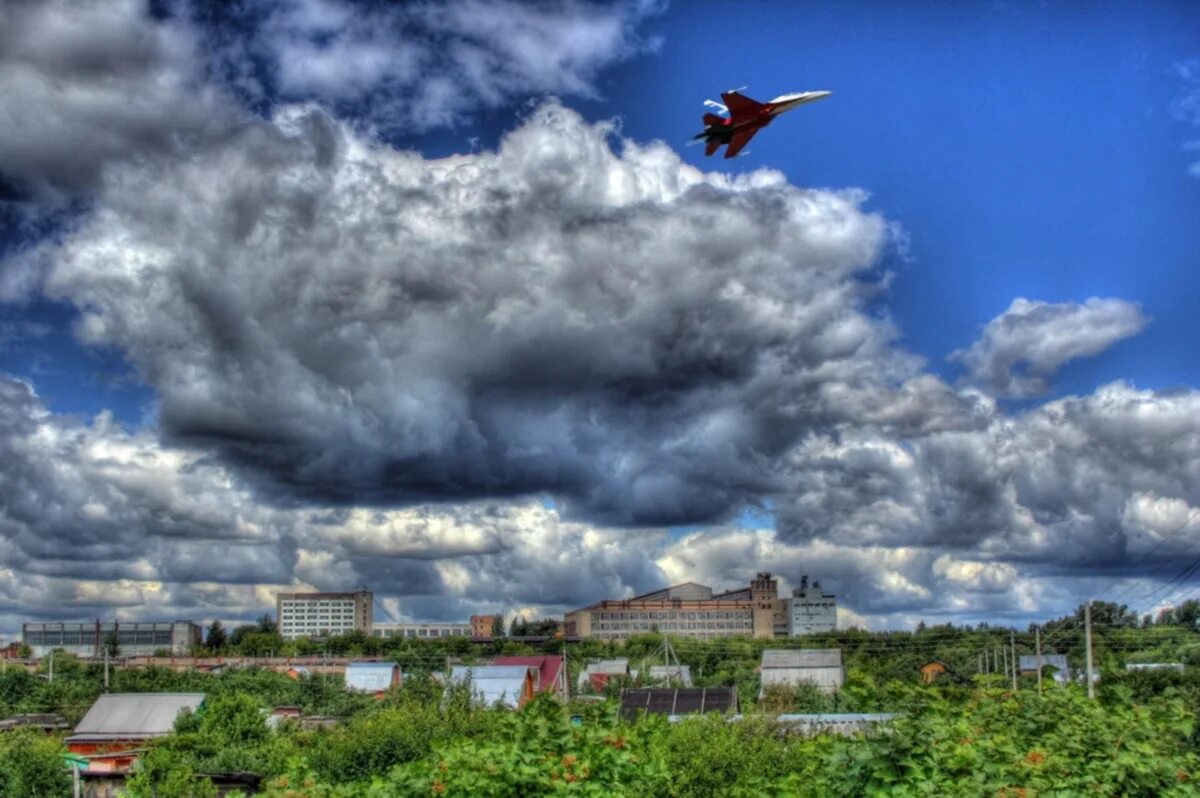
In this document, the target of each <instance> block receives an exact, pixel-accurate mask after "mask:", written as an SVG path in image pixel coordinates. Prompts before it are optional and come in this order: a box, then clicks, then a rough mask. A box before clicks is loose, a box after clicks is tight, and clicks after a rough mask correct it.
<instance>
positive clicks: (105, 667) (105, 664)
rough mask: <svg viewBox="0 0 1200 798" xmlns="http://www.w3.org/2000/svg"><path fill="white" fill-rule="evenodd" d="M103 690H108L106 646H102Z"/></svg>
mask: <svg viewBox="0 0 1200 798" xmlns="http://www.w3.org/2000/svg"><path fill="white" fill-rule="evenodd" d="M104 692H106V693H107V692H108V646H105V647H104Z"/></svg>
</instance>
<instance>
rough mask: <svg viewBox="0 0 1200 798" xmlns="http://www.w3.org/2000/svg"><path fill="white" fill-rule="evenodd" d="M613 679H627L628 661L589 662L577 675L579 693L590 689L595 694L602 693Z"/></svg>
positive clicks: (606, 660) (620, 658)
mask: <svg viewBox="0 0 1200 798" xmlns="http://www.w3.org/2000/svg"><path fill="white" fill-rule="evenodd" d="M614 678H622V679H628V678H629V660H628V659H627V658H626V657H618V658H617V659H602V660H600V661H598V662H589V663H588V666H587V667H586V668H584V670H583V672H582V673H580V674H579V689H580V690H581V691H584V690H589V689H590V690H591V691H592V692H595V693H603V692H604V688H605V687H607V686H608V682H609V680H611V679H614Z"/></svg>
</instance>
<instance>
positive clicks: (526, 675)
mask: <svg viewBox="0 0 1200 798" xmlns="http://www.w3.org/2000/svg"><path fill="white" fill-rule="evenodd" d="M535 670H537V669H536V668H533V667H531V666H528V665H455V666H454V667H453V668H452V669H451V671H450V684H451V685H452V686H453V685H468V686H469V687H470V690H471V695H472V696H474V697H475V699H476V700H477V701H479V702H480V703H482V704H484V705H485V706H495V705H496V704H501V705H503V706H506V707H510V708H512V709H520V708H521V707H523V706H525V704H526V702H528V701H529V700H530V699H532V698H533V672H534V671H535Z"/></svg>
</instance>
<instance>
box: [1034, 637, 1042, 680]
mask: <svg viewBox="0 0 1200 798" xmlns="http://www.w3.org/2000/svg"><path fill="white" fill-rule="evenodd" d="M1033 634H1034V638H1033V639H1034V641H1035V645H1036V646H1037V669H1038V695H1041V694H1042V625H1041V624H1038V625H1037V626H1035V627H1033Z"/></svg>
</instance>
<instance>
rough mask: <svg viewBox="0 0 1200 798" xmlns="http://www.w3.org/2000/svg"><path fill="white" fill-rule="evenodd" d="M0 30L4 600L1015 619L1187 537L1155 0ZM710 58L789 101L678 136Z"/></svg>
mask: <svg viewBox="0 0 1200 798" xmlns="http://www.w3.org/2000/svg"><path fill="white" fill-rule="evenodd" d="M14 8H15V7H14ZM151 11H153V13H151ZM218 11H220V13H218ZM4 14H7V15H8V16H3V15H4ZM0 23H2V24H0V120H4V119H8V120H10V121H11V124H8V125H5V126H4V127H3V129H0V189H2V191H0V397H3V398H4V400H5V402H6V404H5V405H4V406H0V455H3V457H0V460H3V461H4V463H0V488H2V489H3V490H4V491H5V492H6V493H7V495H8V497H9V498H8V499H7V503H0V536H3V538H4V540H3V541H2V542H4V543H5V545H7V546H8V548H7V549H5V548H3V547H0V568H8V569H9V570H10V571H11V573H13V574H16V575H17V576H16V577H14V579H15V581H14V582H13V584H14V585H17V587H13V588H11V593H12V594H11V595H8V594H4V593H3V590H0V631H3V630H4V629H5V628H9V627H11V625H12V624H13V623H15V621H16V619H17V617H18V615H17V614H16V613H17V612H18V610H16V609H13V608H14V607H21V606H26V605H30V604H37V602H39V601H42V602H45V604H46V606H52V605H53V606H57V604H56V602H59V603H62V602H63V601H66V606H67V608H68V611H70V612H73V613H75V614H78V613H79V612H82V613H83V614H84V615H85V616H86V617H94V616H96V615H99V614H108V613H110V612H115V611H122V612H131V613H132V612H139V613H141V614H142V615H145V616H147V617H150V616H154V615H155V614H156V613H157V614H165V615H167V616H170V617H189V616H190V615H192V614H196V613H208V614H209V616H208V617H224V618H235V619H236V618H238V617H246V618H254V617H258V616H259V615H261V611H262V609H261V603H262V596H263V595H266V594H267V593H269V591H270V590H272V589H274V588H276V587H278V586H281V585H284V586H296V585H310V586H314V587H319V588H321V589H337V588H339V587H343V586H346V585H351V586H353V585H357V584H362V583H372V582H378V583H380V584H386V585H392V586H393V587H391V588H388V589H381V590H379V591H378V592H380V594H381V595H383V596H387V597H388V598H389V600H395V601H397V602H399V603H398V604H396V605H395V607H396V608H397V609H398V610H399V611H400V613H401V614H404V613H406V612H422V613H423V612H427V611H428V610H427V608H428V607H431V606H438V605H439V602H440V601H441V599H442V598H444V597H450V598H452V599H453V602H448V603H446V605H445V606H448V607H454V608H458V609H455V610H454V612H458V611H459V609H461V608H462V607H468V606H469V607H472V608H474V609H476V610H478V611H487V612H491V611H514V610H515V609H517V608H522V609H521V611H523V612H530V613H536V612H559V611H561V610H562V609H563V608H565V607H569V606H573V605H578V604H581V603H584V602H587V601H591V600H593V599H594V598H597V597H599V596H601V595H615V594H621V593H625V594H633V593H637V592H643V591H644V590H647V589H650V588H653V587H654V586H656V585H657V584H659V583H661V582H662V581H665V580H669V579H671V580H679V581H684V580H694V581H701V582H711V583H719V584H724V585H731V584H735V583H738V582H739V580H743V579H744V578H747V575H749V574H753V573H754V572H756V571H757V570H763V569H768V570H776V571H777V572H779V573H781V574H782V575H783V576H784V578H785V580H788V579H793V578H794V577H795V576H797V575H798V574H799V573H801V572H804V573H809V574H810V575H814V578H821V579H822V582H823V584H826V585H827V586H832V587H833V589H835V590H836V591H837V592H838V594H839V595H840V596H843V597H844V599H845V601H846V605H845V607H846V609H847V610H848V611H850V612H852V613H853V614H852V615H848V616H847V618H848V619H849V620H851V621H854V622H866V623H871V624H873V625H881V626H903V625H905V624H908V623H912V622H915V619H916V618H918V617H926V616H928V617H931V618H933V617H949V618H952V619H968V620H971V619H980V618H995V617H1001V618H1010V619H1018V620H1024V619H1028V618H1032V617H1038V616H1040V615H1045V614H1052V613H1054V612H1056V611H1064V612H1065V611H1067V610H1069V609H1071V608H1072V607H1073V606H1074V605H1075V603H1077V601H1078V600H1080V598H1081V597H1086V596H1090V595H1093V593H1094V592H1095V591H1097V590H1104V589H1106V588H1105V587H1104V586H1105V585H1108V584H1111V583H1112V581H1113V579H1114V575H1116V576H1115V578H1117V579H1118V582H1119V583H1120V585H1119V586H1120V589H1122V590H1126V591H1128V592H1129V594H1130V595H1134V596H1137V595H1141V594H1142V593H1145V595H1147V596H1149V595H1152V594H1151V592H1149V591H1139V590H1138V589H1137V587H1138V584H1139V582H1138V581H1137V580H1149V581H1153V580H1152V578H1151V576H1149V575H1147V573H1146V570H1147V569H1152V568H1153V569H1157V571H1155V572H1154V573H1158V574H1159V576H1160V577H1161V574H1162V573H1167V574H1168V576H1170V572H1171V568H1170V565H1171V564H1172V563H1173V562H1174V561H1176V560H1178V559H1179V558H1184V560H1185V561H1186V560H1188V559H1190V558H1192V557H1194V556H1196V555H1197V552H1200V531H1195V534H1192V533H1188V534H1180V535H1175V534H1174V533H1170V534H1169V535H1168V531H1169V530H1174V529H1179V528H1184V527H1181V526H1180V524H1187V523H1190V521H1189V520H1188V519H1189V518H1191V515H1192V514H1193V512H1194V511H1195V512H1200V510H1197V508H1200V467H1198V466H1197V463H1200V429H1198V428H1197V425H1198V424H1200V412H1198V411H1200V390H1197V389H1198V388H1200V357H1197V354H1196V353H1197V352H1200V332H1198V328H1197V325H1196V324H1195V322H1194V321H1193V316H1194V313H1193V307H1194V306H1195V305H1196V299H1195V298H1196V297H1197V296H1198V295H1200V224H1198V223H1197V222H1198V220H1200V179H1198V177H1200V169H1198V168H1197V166H1196V161H1197V160H1198V158H1197V154H1196V148H1197V147H1198V146H1200V145H1198V144H1197V140H1200V132H1198V130H1200V36H1197V34H1198V33H1200V6H1197V5H1196V4H1193V3H1184V2H1178V3H1167V2H1151V3H1139V4H1133V3H1117V2H1111V3H1107V2H1086V3H1000V2H994V3H934V2H927V3H918V4H883V3H874V2H853V1H851V2H839V3H817V2H808V3H785V2H779V3H773V2H755V3H744V2H741V3H734V2H704V3H694V2H693V3H674V4H670V5H668V4H665V3H655V2H649V0H642V1H641V2H637V1H636V0H630V1H629V2H619V3H585V2H570V1H569V0H561V2H545V3H540V4H526V3H515V2H509V1H508V0H458V1H457V2H451V3H447V4H444V5H439V6H432V5H428V6H426V5H405V4H378V3H370V2H364V3H358V2H351V0H288V2H281V3H274V2H267V1H266V0H246V2H244V3H242V4H239V5H237V6H235V7H232V9H230V8H226V7H218V6H210V5H205V4H188V3H183V2H161V3H154V4H153V8H152V9H151V8H150V6H148V5H146V4H144V3H142V2H140V0H111V2H101V0H96V2H94V3H92V4H90V5H89V4H84V5H76V4H73V3H71V2H68V0H54V1H53V2H48V3H45V4H35V5H30V6H28V7H26V6H22V7H21V9H18V10H15V11H14V10H5V9H3V8H0ZM5 31H9V32H10V33H9V34H8V35H9V36H10V37H11V40H6V39H5V38H4V36H5ZM6 42H7V44H6ZM31 43H32V44H31ZM6 47H7V49H6ZM739 86H746V89H745V90H744V91H745V93H746V94H747V95H748V96H750V97H753V98H756V99H759V100H769V99H771V98H772V97H774V96H777V95H779V94H784V93H789V92H795V91H807V90H818V89H825V90H830V91H832V92H833V96H832V97H830V98H828V99H825V100H823V101H821V102H819V103H815V104H812V105H808V106H805V107H802V108H800V109H797V110H796V111H794V112H792V113H789V114H787V115H786V116H783V117H781V118H780V119H778V120H777V121H775V122H774V123H773V124H772V125H771V127H770V128H769V129H767V130H765V131H763V132H762V133H761V134H760V135H758V136H757V137H756V138H755V140H754V141H753V142H752V143H751V144H750V145H749V147H748V148H747V149H748V151H749V154H747V155H746V156H745V157H741V158H737V159H734V160H729V161H727V160H724V159H722V158H720V157H716V158H706V157H705V156H704V153H703V148H702V147H695V146H685V145H686V144H687V142H688V140H689V139H690V138H691V137H692V136H693V135H694V134H695V133H696V132H698V131H699V129H700V125H701V123H700V116H701V114H702V113H703V112H704V110H705V109H704V108H703V107H702V102H703V101H704V100H705V99H708V98H716V97H717V95H718V94H719V93H720V92H721V91H723V90H726V89H729V88H734V87H739ZM47 87H57V88H56V89H54V90H50V89H49V88H47ZM551 97H557V98H559V99H558V101H557V102H558V103H561V105H556V104H555V101H553V100H550V99H548V98H551ZM135 99H136V101H134V100H135ZM605 120H616V124H617V132H616V133H606V132H605V129H604V128H603V124H604V122H605ZM655 141H658V142H663V143H665V146H655V145H652V144H651V143H652V142H655ZM630 143H633V144H636V145H638V147H631V146H629V144H630ZM639 148H642V149H639ZM450 156H457V158H455V159H450V160H440V159H448V158H449V157H450ZM692 167H694V169H693V168H692ZM696 170H702V171H696ZM764 170H773V171H775V172H777V173H779V174H781V175H782V180H777V179H775V178H772V177H770V176H769V175H767V174H766V173H765V172H764ZM737 177H741V178H744V179H743V180H740V181H739V180H737V179H734V178H737ZM580 186H583V187H588V188H586V190H585V189H581V188H579V187H580ZM630 187H634V188H630ZM863 192H865V194H866V195H869V198H868V199H866V200H863V201H860V200H859V199H858V197H859V196H860V195H861V193H863ZM480 197H485V198H490V199H488V200H487V201H480V199H479V198H480ZM714 208H716V209H720V213H719V214H718V215H714V213H715V211H714ZM597 230H604V231H605V233H604V234H597V233H596V231H597ZM881 283H885V284H886V288H885V289H884V290H882V291H880V290H878V287H879V285H880V284H881ZM893 335H895V338H892V337H891V336H893ZM912 355H915V356H916V358H913V357H911V356H912ZM1115 381H1127V382H1128V383H1129V384H1130V385H1128V386H1118V387H1107V388H1105V387H1102V386H1108V385H1109V384H1110V383H1113V382H1115ZM46 411H48V412H46ZM103 411H108V412H110V413H111V414H112V415H113V416H114V417H115V419H116V420H117V421H118V422H120V423H118V424H109V423H108V421H107V420H106V417H102V418H101V420H100V422H99V423H93V421H92V419H93V417H95V416H96V415H97V414H99V413H102V412H103ZM1163 535H1168V537H1169V539H1170V545H1167V544H1166V543H1162V541H1163V540H1164V538H1163ZM231 540H232V541H234V542H229V541H231ZM214 541H217V543H214ZM1154 541H1159V543H1158V544H1156V545H1155V546H1154V547H1153V548H1151V549H1150V551H1147V550H1146V547H1147V545H1149V544H1150V543H1152V542H1154ZM47 546H50V548H52V549H54V550H55V551H58V552H61V551H64V550H71V551H77V552H80V555H79V556H80V562H67V561H63V560H62V559H61V558H60V557H59V556H58V555H55V556H53V557H51V556H49V555H47V553H46V552H47V551H48V550H49V549H47ZM214 546H219V547H222V548H221V550H222V551H226V548H224V547H229V548H228V551H229V552H233V553H231V554H229V560H230V561H231V562H234V561H236V562H237V563H238V567H237V568H236V569H234V572H233V573H231V574H228V575H226V576H224V577H221V579H224V580H225V581H218V583H217V587H213V586H212V585H211V584H209V581H210V580H211V579H213V578H214V577H213V575H212V574H211V573H210V572H209V570H208V568H207V566H208V563H210V562H211V560H212V557H213V551H214V548H213V547H214ZM818 573H820V574H821V576H815V575H816V574H818ZM528 574H533V575H534V577H532V578H527V577H526V575H528ZM1154 578H1159V577H1154ZM1122 579H1124V580H1126V581H1124V582H1121V581H1120V580H1122ZM71 580H75V581H73V582H72V581H71ZM1191 587H1192V586H1188V589H1191ZM21 591H24V592H21ZM63 595H70V596H74V599H72V600H69V601H68V600H66V599H61V598H46V597H47V596H57V597H61V596H63ZM131 596H132V597H133V598H131ZM72 601H73V602H74V603H72ZM405 601H408V602H410V604H409V605H406V604H405V603H404V602H405ZM6 602H7V603H6ZM1135 603H1136V602H1135ZM389 606H392V605H389ZM134 607H141V608H142V609H140V610H136V611H135V610H133V609H129V608H134ZM406 607H407V608H406ZM113 608H124V609H120V610H114V609H113ZM1138 609H1139V610H1144V611H1150V610H1152V609H1153V607H1151V606H1149V605H1147V606H1146V607H1138ZM76 610H78V612H76ZM448 619H449V618H448Z"/></svg>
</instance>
